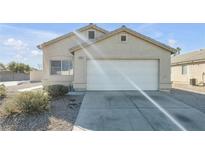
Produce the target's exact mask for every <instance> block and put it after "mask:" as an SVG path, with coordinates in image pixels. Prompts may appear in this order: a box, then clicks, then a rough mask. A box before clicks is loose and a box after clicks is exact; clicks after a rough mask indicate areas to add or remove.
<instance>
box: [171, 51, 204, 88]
mask: <svg viewBox="0 0 205 154" xmlns="http://www.w3.org/2000/svg"><path fill="white" fill-rule="evenodd" d="M171 65H172V68H171V80H172V82H173V83H174V84H190V79H196V84H198V85H204V84H205V49H200V50H199V51H194V52H189V53H187V54H183V55H178V56H174V57H172V59H171Z"/></svg>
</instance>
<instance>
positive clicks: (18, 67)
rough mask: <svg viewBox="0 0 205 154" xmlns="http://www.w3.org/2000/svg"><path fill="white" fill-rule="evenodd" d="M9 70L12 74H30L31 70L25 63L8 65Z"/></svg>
mask: <svg viewBox="0 0 205 154" xmlns="http://www.w3.org/2000/svg"><path fill="white" fill-rule="evenodd" d="M8 69H9V70H10V71H12V72H16V73H17V72H19V73H29V71H30V70H31V68H30V66H29V65H26V64H24V63H16V62H11V63H9V64H8Z"/></svg>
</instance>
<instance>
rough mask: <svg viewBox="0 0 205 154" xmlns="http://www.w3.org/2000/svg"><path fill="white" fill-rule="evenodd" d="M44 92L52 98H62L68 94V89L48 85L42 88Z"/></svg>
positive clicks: (61, 86)
mask: <svg viewBox="0 0 205 154" xmlns="http://www.w3.org/2000/svg"><path fill="white" fill-rule="evenodd" d="M44 90H46V91H47V92H48V94H49V96H51V97H52V98H54V97H59V96H64V95H65V94H67V93H68V91H69V90H68V87H67V86H63V85H49V86H46V87H44Z"/></svg>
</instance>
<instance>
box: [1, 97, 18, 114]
mask: <svg viewBox="0 0 205 154" xmlns="http://www.w3.org/2000/svg"><path fill="white" fill-rule="evenodd" d="M3 109H4V113H6V114H12V113H17V112H18V111H17V105H16V103H15V101H13V100H8V101H7V102H5V103H4V104H3Z"/></svg>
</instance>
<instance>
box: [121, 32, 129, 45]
mask: <svg viewBox="0 0 205 154" xmlns="http://www.w3.org/2000/svg"><path fill="white" fill-rule="evenodd" d="M122 36H125V38H126V41H122ZM127 40H128V36H127V34H120V42H121V43H127Z"/></svg>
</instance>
